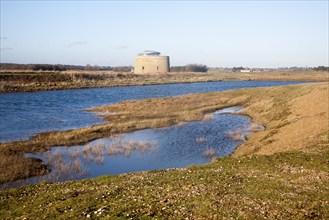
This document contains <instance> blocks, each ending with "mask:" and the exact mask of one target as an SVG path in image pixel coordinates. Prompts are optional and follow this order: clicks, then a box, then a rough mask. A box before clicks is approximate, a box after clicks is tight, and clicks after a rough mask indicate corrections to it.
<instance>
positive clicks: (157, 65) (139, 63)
mask: <svg viewBox="0 0 329 220" xmlns="http://www.w3.org/2000/svg"><path fill="white" fill-rule="evenodd" d="M169 71H170V66H169V56H160V53H159V52H157V51H152V50H145V51H144V52H142V53H139V54H138V56H136V58H135V69H134V72H135V73H137V74H143V73H167V72H169Z"/></svg>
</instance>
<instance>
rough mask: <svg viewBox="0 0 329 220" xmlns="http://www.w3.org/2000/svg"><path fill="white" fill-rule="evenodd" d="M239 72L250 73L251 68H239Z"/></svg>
mask: <svg viewBox="0 0 329 220" xmlns="http://www.w3.org/2000/svg"><path fill="white" fill-rule="evenodd" d="M240 72H241V73H251V72H252V70H250V69H243V70H240Z"/></svg>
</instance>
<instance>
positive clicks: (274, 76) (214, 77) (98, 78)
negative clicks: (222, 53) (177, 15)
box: [0, 71, 329, 92]
mask: <svg viewBox="0 0 329 220" xmlns="http://www.w3.org/2000/svg"><path fill="white" fill-rule="evenodd" d="M232 80H288V81H289V80H290V81H291V80H296V81H329V73H328V72H321V71H319V72H312V71H307V72H261V73H231V72H230V73H222V72H208V73H191V72H187V73H175V72H173V73H161V74H160V73H159V74H133V73H114V72H111V71H97V72H95V71H63V72H56V71H47V72H42V71H34V72H33V71H0V92H26V91H29V92H31V91H41V90H59V89H78V88H101V87H113V86H129V85H152V84H168V83H194V82H211V81H232Z"/></svg>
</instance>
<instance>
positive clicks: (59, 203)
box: [0, 148, 329, 219]
mask: <svg viewBox="0 0 329 220" xmlns="http://www.w3.org/2000/svg"><path fill="white" fill-rule="evenodd" d="M328 158H329V151H328V148H323V149H321V153H318V154H305V153H300V152H289V153H280V154H275V155H271V156H257V157H245V158H239V159H235V158H231V157H225V158H221V159H216V160H214V161H213V162H212V163H211V164H207V165H201V166H200V165H198V166H190V167H188V168H185V169H172V170H160V171H151V172H141V173H133V174H124V175H119V176H103V177H99V178H96V179H88V180H83V181H72V182H65V183H45V182H43V183H39V184H37V185H31V186H27V187H24V188H20V189H6V190H2V191H0V196H1V202H0V206H1V207H2V208H1V211H0V216H1V218H4V219H6V218H15V217H20V218H23V217H26V218H32V219H34V218H47V219H49V218H50V219H51V218H53V219H55V218H56V219H67V218H74V219H79V218H82V217H86V216H87V215H90V217H92V218H95V219H98V218H103V219H116V218H118V219H122V218H133V219H136V218H137V219H153V218H157V219H168V218H169V219H185V218H194V219H211V218H220V219H222V218H227V217H230V218H247V219H258V218H271V219H305V218H312V219H313V218H315V219H327V218H328V217H329V207H328V202H329V179H328V170H329V165H328V163H325V162H326V161H327V160H328ZM97 210H98V211H97Z"/></svg>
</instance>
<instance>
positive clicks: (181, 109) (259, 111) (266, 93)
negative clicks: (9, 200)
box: [0, 83, 329, 182]
mask: <svg viewBox="0 0 329 220" xmlns="http://www.w3.org/2000/svg"><path fill="white" fill-rule="evenodd" d="M328 94H329V93H328V83H322V84H307V85H293V86H281V87H272V88H254V89H239V90H235V91H227V92H221V93H202V94H191V95H185V96H177V97H171V98H155V99H146V100H139V101H125V102H121V103H117V104H114V105H109V106H101V107H95V108H92V109H89V111H95V112H102V113H104V112H112V113H113V112H114V113H116V114H105V115H103V117H104V118H105V119H106V120H108V121H109V122H108V123H106V124H103V125H96V126H92V127H89V128H82V129H77V130H69V131H55V132H45V133H41V134H38V135H36V136H35V137H33V138H31V139H30V140H28V141H18V142H12V143H2V144H0V158H1V159H3V158H8V157H9V156H12V155H15V156H17V159H16V161H15V162H13V163H12V164H11V165H8V164H3V163H1V164H0V165H1V166H0V173H5V172H7V173H8V171H7V170H10V171H9V172H10V176H7V175H5V176H4V175H2V176H0V177H1V178H0V182H5V181H9V180H14V179H19V178H26V177H28V175H30V173H31V172H29V170H34V169H36V170H35V171H33V172H32V173H34V174H35V173H37V170H38V169H39V168H38V167H36V166H35V165H34V164H27V165H25V166H24V167H21V168H20V169H21V170H20V169H17V168H15V164H19V163H21V161H24V157H23V153H28V152H38V151H46V150H47V149H48V148H49V147H52V146H63V145H64V146H65V145H66V146H72V145H80V144H86V143H88V142H90V141H92V140H95V139H99V138H102V137H110V136H113V135H115V134H119V133H125V132H130V131H134V130H140V129H145V128H159V127H166V126H170V125H174V124H179V123H181V122H188V121H195V120H202V119H203V118H204V115H205V114H207V113H211V112H215V111H216V110H218V109H221V108H225V107H229V106H234V105H240V106H243V107H244V108H245V110H244V112H243V114H248V115H250V116H251V117H252V118H253V119H254V121H255V122H257V123H260V124H263V125H265V126H266V128H267V129H266V130H264V131H259V132H257V133H255V134H252V135H249V137H248V139H249V140H248V142H246V143H245V144H243V145H242V146H241V147H239V148H238V149H237V150H236V151H235V152H234V154H233V156H235V157H237V156H244V155H252V154H272V153H275V152H281V151H289V150H291V149H304V148H305V146H309V145H310V144H316V143H317V141H318V140H319V139H323V138H324V139H325V137H326V136H325V132H328V130H329V128H328V127H329V125H328V123H324V122H327V121H328V111H329V110H328V105H329V104H328V102H329V101H328ZM318 100H319V101H318ZM303 103H306V104H303ZM319 107H320V108H319ZM297 109H298V110H297ZM315 109H319V110H315ZM306 125H307V126H308V127H309V128H308V127H307V126H306ZM8 167H10V168H9V169H8ZM18 170H19V171H18Z"/></svg>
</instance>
